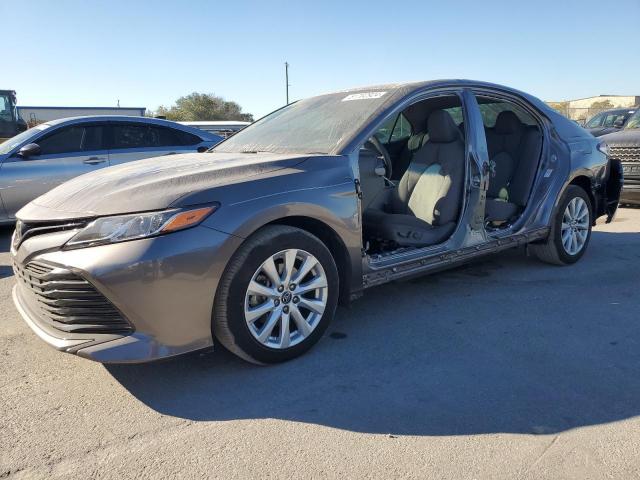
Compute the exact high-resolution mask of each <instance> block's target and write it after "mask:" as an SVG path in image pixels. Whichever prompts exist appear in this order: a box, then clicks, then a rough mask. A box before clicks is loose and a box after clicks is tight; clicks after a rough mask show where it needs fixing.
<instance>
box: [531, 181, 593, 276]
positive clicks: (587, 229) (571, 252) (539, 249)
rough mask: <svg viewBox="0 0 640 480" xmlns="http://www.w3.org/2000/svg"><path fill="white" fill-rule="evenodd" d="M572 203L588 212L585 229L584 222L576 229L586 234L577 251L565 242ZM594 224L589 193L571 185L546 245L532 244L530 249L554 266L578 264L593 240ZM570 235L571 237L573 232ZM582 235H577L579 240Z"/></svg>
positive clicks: (558, 211) (559, 208) (555, 216)
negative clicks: (565, 223)
mask: <svg viewBox="0 0 640 480" xmlns="http://www.w3.org/2000/svg"><path fill="white" fill-rule="evenodd" d="M571 202H574V204H573V205H574V206H582V205H585V206H586V212H587V213H586V217H587V218H586V221H585V222H584V228H583V225H582V224H581V223H582V222H580V223H577V224H576V227H575V228H576V231H577V232H583V233H584V234H586V235H585V237H584V240H580V247H579V249H578V250H577V251H576V250H575V249H574V248H573V244H571V242H569V243H570V247H568V248H567V247H566V246H565V243H564V242H563V219H564V218H568V217H565V213H567V212H568V210H567V209H568V208H569V205H570V204H571ZM577 208H578V207H576V209H577ZM576 211H577V210H576ZM583 211H584V210H583ZM592 223H593V207H592V206H591V200H590V199H589V196H588V195H587V192H585V191H584V190H583V189H582V188H580V187H578V186H575V185H569V186H568V187H567V189H566V190H565V192H564V194H563V195H562V198H561V199H560V202H559V203H558V208H557V210H556V212H555V213H554V215H553V219H552V224H551V231H550V232H549V237H548V238H547V240H546V241H545V242H544V243H532V244H530V245H529V247H530V248H531V251H532V252H533V253H534V254H535V255H536V256H537V257H538V258H539V259H540V260H542V261H543V262H546V263H551V264H553V265H570V264H572V263H576V262H577V261H578V260H580V258H582V256H583V255H584V252H585V251H586V250H587V247H588V245H589V240H590V239H591V226H592ZM565 231H566V229H565ZM569 233H570V235H571V232H569ZM582 235H583V234H581V233H576V238H578V239H579V238H581V237H582ZM576 248H577V247H576Z"/></svg>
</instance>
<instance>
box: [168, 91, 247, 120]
mask: <svg viewBox="0 0 640 480" xmlns="http://www.w3.org/2000/svg"><path fill="white" fill-rule="evenodd" d="M156 116H165V117H166V118H167V120H174V121H182V122H184V121H198V120H240V121H243V122H252V121H253V115H251V114H250V113H242V107H241V106H240V105H238V104H237V103H236V102H228V101H226V100H225V99H224V98H222V97H219V96H217V95H214V94H212V93H197V92H193V93H192V94H190V95H186V96H184V97H180V98H179V99H178V100H176V104H175V105H172V106H171V107H169V108H167V107H164V106H162V105H161V106H160V107H158V110H157V111H156Z"/></svg>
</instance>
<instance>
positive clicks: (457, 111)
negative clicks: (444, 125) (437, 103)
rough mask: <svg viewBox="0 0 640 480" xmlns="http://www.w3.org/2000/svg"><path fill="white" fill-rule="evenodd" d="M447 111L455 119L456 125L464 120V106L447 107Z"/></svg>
mask: <svg viewBox="0 0 640 480" xmlns="http://www.w3.org/2000/svg"><path fill="white" fill-rule="evenodd" d="M445 112H447V113H449V115H451V118H452V119H453V121H454V123H455V124H456V125H460V124H461V123H462V122H463V120H464V115H463V114H462V107H451V108H447V109H445Z"/></svg>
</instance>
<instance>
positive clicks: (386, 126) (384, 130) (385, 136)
mask: <svg viewBox="0 0 640 480" xmlns="http://www.w3.org/2000/svg"><path fill="white" fill-rule="evenodd" d="M397 118H398V116H397V115H392V116H391V117H389V118H387V119H386V120H385V121H384V123H383V124H382V126H381V127H380V128H379V129H378V131H377V132H376V133H374V134H373V135H374V136H375V137H376V138H377V139H378V140H380V142H382V143H389V138H390V137H391V130H393V126H394V125H395V124H396V120H397Z"/></svg>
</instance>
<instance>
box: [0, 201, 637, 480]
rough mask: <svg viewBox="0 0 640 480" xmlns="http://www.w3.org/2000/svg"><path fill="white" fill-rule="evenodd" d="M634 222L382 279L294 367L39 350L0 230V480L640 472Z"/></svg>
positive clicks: (630, 218) (220, 356) (622, 219)
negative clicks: (552, 245) (408, 277)
mask: <svg viewBox="0 0 640 480" xmlns="http://www.w3.org/2000/svg"><path fill="white" fill-rule="evenodd" d="M639 232H640V210H637V209H621V210H620V212H619V215H618V218H617V219H616V221H615V222H614V223H613V224H611V225H599V226H598V227H597V228H596V230H595V232H594V235H593V237H592V243H591V245H590V247H589V251H588V252H587V254H586V255H585V257H584V258H583V259H582V261H581V262H579V263H578V264H577V265H575V266H572V267H565V268H561V267H553V266H548V265H544V264H541V263H539V262H537V261H536V260H535V259H533V258H528V257H526V256H525V254H524V251H523V250H518V251H512V252H509V253H507V254H502V255H500V256H496V257H492V258H489V259H487V260H484V261H481V262H477V263H475V264H472V265H468V266H465V267H462V268H458V269H456V270H452V271H449V272H446V273H441V274H437V275H434V276H431V277H425V278H421V279H418V280H414V281H411V282H404V283H395V284H391V285H386V286H382V287H379V288H376V289H374V290H372V291H370V292H368V293H367V294H366V295H365V297H364V298H363V299H361V300H359V301H358V302H356V303H354V304H353V305H352V306H351V307H350V308H342V309H340V310H339V311H338V315H337V318H336V320H335V322H334V323H333V324H332V326H331V327H330V328H329V330H328V332H327V335H326V336H325V337H324V338H323V339H322V340H321V341H320V343H319V344H318V345H317V346H316V347H315V348H314V349H313V350H312V351H311V352H310V353H309V354H307V355H306V356H304V357H302V358H300V359H298V360H296V361H294V362H290V363H287V364H284V365H279V366H275V367H256V366H252V365H250V364H247V363H244V362H242V361H241V360H238V359H236V358H235V357H233V356H232V355H230V354H229V353H227V352H225V351H224V350H222V349H221V348H220V349H217V350H216V351H214V352H212V353H206V354H193V355H187V356H183V357H180V358H178V359H174V360H171V361H166V362H161V363H155V364H148V365H138V366H109V367H105V366H103V365H100V364H97V363H93V362H90V361H87V360H83V359H80V358H77V357H74V356H71V355H68V354H63V353H59V352H56V351H55V350H53V349H51V348H49V347H47V346H46V345H45V344H44V343H43V342H42V341H40V340H39V339H38V338H37V337H36V335H35V334H33V333H32V332H31V331H30V330H29V328H28V327H27V325H26V324H25V323H24V322H23V321H22V320H21V319H20V317H19V315H18V313H17V312H16V311H15V309H14V307H13V305H12V302H11V296H10V293H11V288H12V286H13V284H14V278H13V275H12V272H11V268H10V267H9V265H10V261H9V254H8V253H7V250H8V243H9V235H10V232H9V231H7V230H4V231H1V232H0V355H1V357H0V386H1V387H2V389H1V396H0V408H1V410H0V412H1V415H0V478H7V477H8V478H11V479H14V478H15V479H18V478H47V479H48V478H87V477H96V478H129V477H136V478H154V479H156V478H175V477H188V478H209V477H217V478H242V479H246V478H335V477H342V478H392V477H394V478H395V477H403V478H439V479H446V478H451V479H456V480H459V479H467V478H468V479H472V478H483V479H484V478H491V479H497V478H505V479H514V478H532V479H533V478H535V479H559V478H575V479H580V480H585V479H591V478H593V479H602V478H620V479H632V478H640V417H639V416H638V415H640V373H639V372H640V294H639V291H638V288H639V287H640V233H639Z"/></svg>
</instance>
